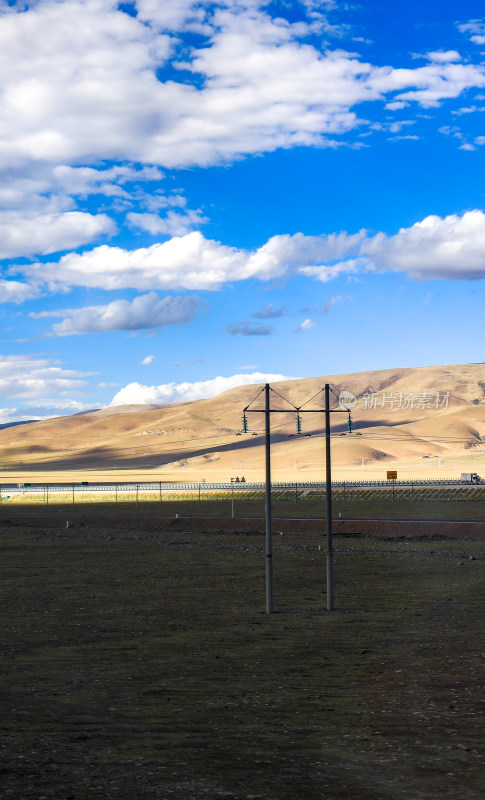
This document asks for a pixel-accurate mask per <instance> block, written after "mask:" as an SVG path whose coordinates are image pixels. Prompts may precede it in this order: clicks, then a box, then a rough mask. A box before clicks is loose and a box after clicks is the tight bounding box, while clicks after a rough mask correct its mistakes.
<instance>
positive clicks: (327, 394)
mask: <svg viewBox="0 0 485 800" xmlns="http://www.w3.org/2000/svg"><path fill="white" fill-rule="evenodd" d="M331 469H332V467H331V455H330V386H329V384H328V383H326V384H325V478H326V498H327V611H333V609H334V593H333V541H332V472H331Z"/></svg>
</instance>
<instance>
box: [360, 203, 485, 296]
mask: <svg viewBox="0 0 485 800" xmlns="http://www.w3.org/2000/svg"><path fill="white" fill-rule="evenodd" d="M361 249H362V252H363V253H365V255H366V256H367V257H368V258H369V259H370V261H371V262H372V263H373V264H374V265H375V267H376V268H377V269H379V270H381V271H396V270H399V271H401V272H405V273H406V274H407V275H409V276H410V277H412V278H416V279H418V280H422V279H426V278H445V279H450V280H454V279H467V280H471V279H477V278H484V277H485V214H484V213H483V212H482V211H478V210H475V211H467V212H466V213H465V214H463V215H462V216H458V215H457V214H450V215H449V216H447V217H438V216H429V217H426V218H425V219H423V220H422V221H421V222H417V223H416V224H415V225H412V226H411V227H410V228H401V230H400V231H399V232H398V233H397V234H396V235H395V236H386V235H385V234H383V233H380V234H377V235H376V236H374V237H372V238H370V239H369V240H368V241H367V242H365V243H364V244H363V246H362V248H361Z"/></svg>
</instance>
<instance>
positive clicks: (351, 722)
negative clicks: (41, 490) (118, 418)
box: [0, 507, 485, 800]
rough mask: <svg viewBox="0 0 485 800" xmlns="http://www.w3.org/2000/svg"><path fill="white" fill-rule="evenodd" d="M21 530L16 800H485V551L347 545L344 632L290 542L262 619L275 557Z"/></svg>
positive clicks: (7, 562)
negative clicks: (483, 698) (484, 701)
mask: <svg viewBox="0 0 485 800" xmlns="http://www.w3.org/2000/svg"><path fill="white" fill-rule="evenodd" d="M98 510H99V507H98ZM19 511H20V512H21V509H19ZM39 512H40V509H39ZM4 513H5V512H4ZM21 517H22V513H20V514H19V515H18V516H17V515H13V514H12V515H10V516H9V519H10V523H7V522H6V521H5V520H4V521H3V522H0V548H1V559H0V571H1V582H0V623H1V624H0V644H1V647H0V653H1V656H0V659H1V662H0V663H1V669H2V675H3V678H4V690H3V694H2V700H1V702H2V709H1V711H2V719H3V724H2V728H3V736H2V741H1V749H0V752H1V764H0V770H1V773H0V777H1V779H2V782H3V790H1V791H2V794H1V796H2V797H5V798H13V799H14V800H17V798H18V799H19V800H20V798H22V800H24V798H35V800H39V799H40V798H47V799H48V800H51V799H52V800H54V798H55V800H104V798H109V800H134V799H136V800H145V799H146V800H150V799H151V798H154V799H155V798H156V799H157V800H165V798H174V800H214V799H215V798H233V800H251V799H252V800H256V798H260V799H261V800H410V798H412V800H456V799H457V798H460V800H482V798H483V793H482V783H481V777H482V775H481V767H480V754H481V753H482V754H483V738H482V739H481V738H480V736H481V733H480V731H481V719H480V716H479V705H480V689H479V681H480V668H481V666H482V664H483V656H484V647H483V641H482V640H481V639H480V637H481V635H482V618H481V615H480V603H481V598H483V559H484V558H485V542H483V541H478V542H477V541H474V542H470V541H466V540H462V541H458V540H446V541H439V540H433V541H419V542H416V541H412V542H411V541H406V540H404V541H401V540H400V541H384V540H373V539H364V538H360V539H358V538H355V537H348V538H345V539H337V540H336V556H335V569H336V610H335V611H334V612H331V613H330V612H327V611H325V608H324V594H323V591H322V590H323V589H324V586H323V575H324V556H323V554H322V553H320V552H318V550H317V541H318V537H316V536H315V535H313V534H296V533H295V534H291V535H288V536H285V537H284V539H282V540H281V542H280V541H278V542H277V543H276V547H275V554H274V570H275V610H276V613H275V614H274V615H266V614H265V613H264V562H265V558H264V537H263V536H261V535H256V534H238V533H234V532H233V533H212V534H201V533H190V532H170V533H167V532H162V531H160V530H157V526H156V521H155V520H154V521H153V523H152V524H151V525H147V524H146V523H145V522H143V521H140V520H137V518H136V516H135V515H130V513H129V510H128V509H127V508H125V515H124V520H123V526H121V524H120V522H119V521H118V522H117V519H116V517H113V516H112V517H111V518H109V517H107V518H106V519H104V520H102V521H100V523H99V524H96V523H94V522H93V523H89V524H88V523H86V524H85V525H81V524H77V525H76V526H74V527H71V528H70V529H69V530H66V529H65V526H64V525H63V524H62V523H61V522H60V521H59V523H56V522H55V521H54V522H53V521H52V519H50V521H49V522H48V521H47V517H46V520H45V521H44V522H42V514H41V513H39V516H38V520H37V522H36V523H33V522H32V520H31V521H30V523H29V524H26V523H23V524H22V522H21Z"/></svg>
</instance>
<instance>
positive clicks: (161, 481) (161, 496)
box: [160, 481, 162, 502]
mask: <svg viewBox="0 0 485 800" xmlns="http://www.w3.org/2000/svg"><path fill="white" fill-rule="evenodd" d="M160 502H162V481H160Z"/></svg>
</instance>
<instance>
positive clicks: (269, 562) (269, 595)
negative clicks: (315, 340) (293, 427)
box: [264, 383, 273, 614]
mask: <svg viewBox="0 0 485 800" xmlns="http://www.w3.org/2000/svg"><path fill="white" fill-rule="evenodd" d="M264 400H265V402H264V429H265V439H266V613H267V614H272V613H273V534H272V520H271V453H270V444H271V441H270V408H269V383H267V384H266V385H265V387H264Z"/></svg>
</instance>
